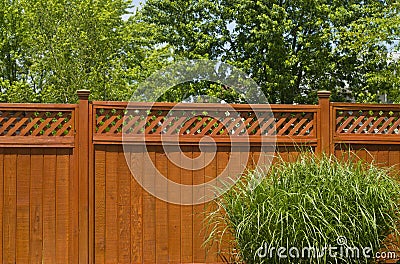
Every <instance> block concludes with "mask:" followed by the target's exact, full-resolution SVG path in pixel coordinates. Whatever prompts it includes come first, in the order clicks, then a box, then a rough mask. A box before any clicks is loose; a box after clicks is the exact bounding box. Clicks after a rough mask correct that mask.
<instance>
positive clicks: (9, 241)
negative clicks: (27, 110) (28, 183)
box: [3, 149, 17, 263]
mask: <svg viewBox="0 0 400 264" xmlns="http://www.w3.org/2000/svg"><path fill="white" fill-rule="evenodd" d="M16 184H17V155H16V154H15V151H13V150H12V149H11V150H10V149H7V150H5V151H4V216H3V232H4V233H3V262H5V263H15V260H16V259H15V253H16V252H15V246H16V244H15V235H16V220H17V219H16V217H17V214H16V212H17V211H16V209H17V208H16V207H17V205H16V203H17V201H16V199H17V195H16V193H17V185H16Z"/></svg>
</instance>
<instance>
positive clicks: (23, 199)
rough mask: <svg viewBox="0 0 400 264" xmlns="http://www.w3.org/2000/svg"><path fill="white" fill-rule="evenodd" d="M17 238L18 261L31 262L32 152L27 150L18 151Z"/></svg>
mask: <svg viewBox="0 0 400 264" xmlns="http://www.w3.org/2000/svg"><path fill="white" fill-rule="evenodd" d="M16 151H17V153H18V157H17V164H21V165H22V164H23V166H21V165H18V166H17V231H16V232H17V237H16V247H17V248H16V260H17V262H20V263H28V262H29V246H30V245H29V243H30V234H29V233H30V232H29V222H30V221H29V211H30V210H29V208H30V206H29V200H30V199H29V190H30V175H31V162H30V159H31V158H30V150H29V149H26V148H22V149H17V150H16Z"/></svg>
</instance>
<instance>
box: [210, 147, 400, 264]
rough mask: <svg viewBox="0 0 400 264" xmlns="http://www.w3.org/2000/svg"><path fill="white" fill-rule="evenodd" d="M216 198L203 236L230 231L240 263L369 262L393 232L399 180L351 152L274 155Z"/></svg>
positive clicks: (396, 226) (399, 197)
mask: <svg viewBox="0 0 400 264" xmlns="http://www.w3.org/2000/svg"><path fill="white" fill-rule="evenodd" d="M260 177H264V178H263V179H262V181H261V183H260V184H259V185H257V186H255V185H254V184H252V183H253V182H254V181H256V180H257V179H259V178H260ZM216 203H217V206H216V207H215V208H216V209H215V210H214V211H212V212H211V213H210V214H209V215H208V219H209V220H210V223H211V226H212V230H211V232H210V233H211V235H210V237H209V239H210V240H212V239H216V238H221V234H225V235H223V236H222V237H225V239H226V238H227V237H230V238H231V239H232V240H233V244H234V247H235V252H236V254H237V256H236V257H237V259H238V260H239V261H241V262H245V263H247V264H250V263H370V262H373V261H375V260H374V257H375V254H376V252H379V251H388V250H389V248H386V247H387V246H389V247H390V250H391V251H393V249H394V248H395V247H396V246H395V245H394V244H393V243H392V242H391V241H393V240H394V239H398V235H399V223H400V210H399V209H400V207H399V204H400V186H399V183H398V181H397V180H395V179H394V178H393V177H392V176H389V170H388V169H383V168H379V167H377V166H375V165H373V164H365V163H362V162H361V161H356V160H355V159H352V158H349V159H347V160H338V159H337V158H335V157H333V156H330V157H328V156H323V157H316V156H315V155H312V154H310V153H302V154H300V156H299V157H298V159H297V161H295V162H284V161H282V160H280V161H279V162H277V163H275V164H274V165H272V166H271V168H270V169H269V170H268V171H265V170H262V169H256V170H254V171H251V172H248V173H247V175H245V176H244V178H243V180H242V181H240V182H239V183H237V184H236V185H235V187H233V188H231V189H230V190H229V191H228V192H226V193H225V194H224V195H223V196H221V197H220V198H218V200H217V201H216ZM227 234H229V235H227ZM388 237H389V238H391V239H388ZM396 237H397V238H396ZM224 243H226V242H224ZM397 249H398V247H397Z"/></svg>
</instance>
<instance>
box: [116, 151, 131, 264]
mask: <svg viewBox="0 0 400 264" xmlns="http://www.w3.org/2000/svg"><path fill="white" fill-rule="evenodd" d="M128 158H129V159H130V156H129V155H128ZM117 174H118V252H119V254H118V262H119V263H131V222H130V221H131V218H130V216H131V175H130V171H129V168H128V166H127V163H126V160H125V155H124V152H123V150H122V147H120V148H118V169H117Z"/></svg>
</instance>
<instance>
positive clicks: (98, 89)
mask: <svg viewBox="0 0 400 264" xmlns="http://www.w3.org/2000/svg"><path fill="white" fill-rule="evenodd" d="M1 7H2V8H1V10H2V13H1V20H0V23H1V27H2V29H3V30H2V35H1V40H0V45H1V46H0V54H1V57H0V67H1V68H0V74H1V76H0V85H1V90H2V97H1V98H0V99H1V100H2V101H7V102H58V103H67V102H75V101H76V100H77V97H76V90H78V89H89V90H91V99H93V100H126V99H128V98H129V95H130V94H131V93H132V90H134V89H135V85H137V83H138V82H139V81H140V80H142V79H143V78H145V77H146V76H147V75H148V74H150V71H152V70H154V69H157V68H159V67H161V66H162V65H163V63H164V62H165V60H166V58H165V59H164V58H163V54H164V53H168V50H167V49H165V48H164V49H160V48H155V47H154V45H153V44H154V41H152V34H153V33H154V29H152V28H150V27H149V26H147V25H146V23H144V22H137V21H136V20H135V19H134V16H133V17H131V18H130V19H128V20H125V19H123V15H125V14H129V11H128V10H129V7H130V1H129V0H94V1H93V0H79V1H78V0H73V1H65V0H46V1H44V0H12V1H2V6H1Z"/></svg>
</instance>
